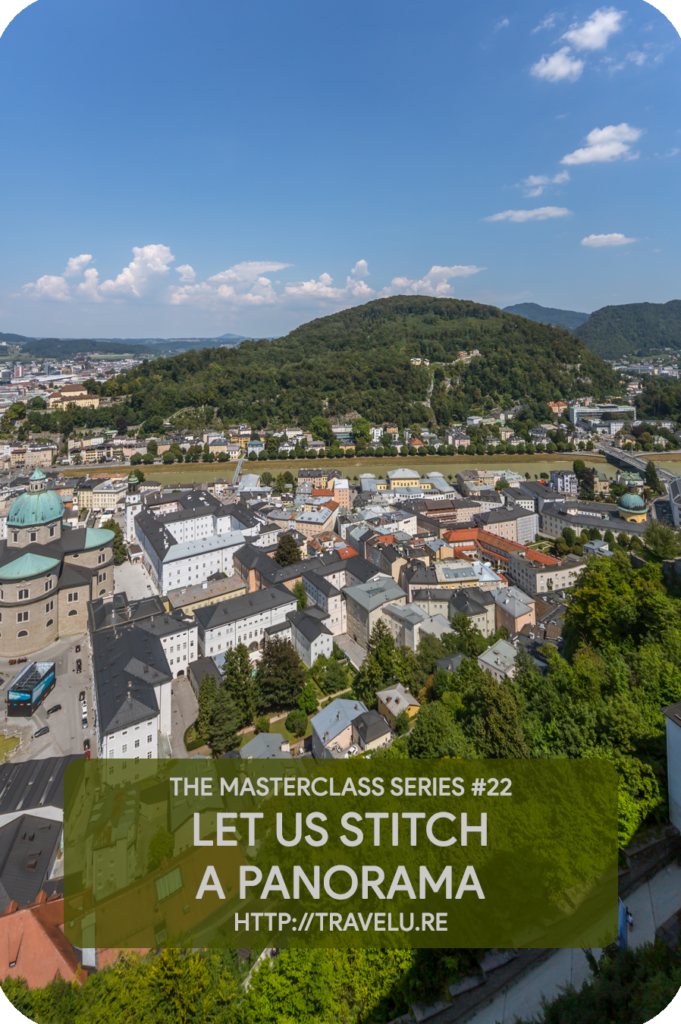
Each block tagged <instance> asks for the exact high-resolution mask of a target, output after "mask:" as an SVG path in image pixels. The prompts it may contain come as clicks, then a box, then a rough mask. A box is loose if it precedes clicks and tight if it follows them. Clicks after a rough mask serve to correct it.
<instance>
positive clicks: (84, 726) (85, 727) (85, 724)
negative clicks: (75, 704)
mask: <svg viewBox="0 0 681 1024" xmlns="http://www.w3.org/2000/svg"><path fill="white" fill-rule="evenodd" d="M81 725H82V727H83V729H87V715H83V721H82V722H81Z"/></svg>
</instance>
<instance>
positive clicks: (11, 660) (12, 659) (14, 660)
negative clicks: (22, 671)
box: [9, 658, 17, 665]
mask: <svg viewBox="0 0 681 1024" xmlns="http://www.w3.org/2000/svg"><path fill="white" fill-rule="evenodd" d="M9 663H10V665H16V663H17V659H16V658H10V659H9Z"/></svg>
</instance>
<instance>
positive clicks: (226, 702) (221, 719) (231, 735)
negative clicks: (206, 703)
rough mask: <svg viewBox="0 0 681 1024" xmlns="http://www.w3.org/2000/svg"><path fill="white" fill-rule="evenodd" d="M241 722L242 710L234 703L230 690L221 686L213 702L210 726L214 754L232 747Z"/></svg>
mask: <svg viewBox="0 0 681 1024" xmlns="http://www.w3.org/2000/svg"><path fill="white" fill-rule="evenodd" d="M240 724H241V712H240V711H239V708H238V707H237V706H236V704H235V703H234V701H233V699H232V696H231V694H230V692H229V690H228V689H227V688H226V687H224V686H221V687H220V689H219V690H218V692H217V696H216V698H215V703H214V704H213V713H212V715H211V718H210V727H209V738H210V745H211V747H212V749H213V753H214V754H221V753H222V752H223V751H225V750H231V749H232V747H233V746H234V744H235V742H236V734H237V730H238V728H239V726H240Z"/></svg>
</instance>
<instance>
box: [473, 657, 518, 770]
mask: <svg viewBox="0 0 681 1024" xmlns="http://www.w3.org/2000/svg"><path fill="white" fill-rule="evenodd" d="M482 675H483V678H482V679H481V681H480V683H479V685H477V686H474V687H473V688H471V689H470V690H468V691H467V692H466V693H465V694H464V695H463V711H462V720H463V726H464V730H465V732H466V735H467V736H468V737H469V738H470V739H471V740H472V742H473V743H474V744H475V746H476V749H477V750H478V752H479V754H480V756H481V757H529V756H530V749H529V747H528V744H527V740H526V738H525V730H524V727H523V722H522V716H521V713H520V709H519V708H518V702H517V700H516V698H515V695H514V694H513V692H512V690H511V687H510V685H509V684H507V683H498V682H497V681H496V679H493V678H492V676H490V675H489V674H488V673H486V672H485V673H482Z"/></svg>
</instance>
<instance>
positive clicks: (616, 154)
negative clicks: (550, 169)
mask: <svg viewBox="0 0 681 1024" xmlns="http://www.w3.org/2000/svg"><path fill="white" fill-rule="evenodd" d="M642 134H643V132H642V130H641V129H640V128H632V126H631V125H628V124H627V123H626V122H625V121H623V122H622V124H609V125H606V127H605V128H594V129H593V131H590V132H589V134H588V135H587V136H586V142H587V145H586V146H584V147H583V148H582V149H576V150H575V151H574V153H568V154H567V155H566V156H564V157H563V159H562V160H561V163H562V164H568V165H570V166H572V165H575V164H592V163H606V162H609V161H611V160H619V159H620V157H624V158H625V159H627V160H635V159H636V157H637V155H638V154H636V153H632V152H631V143H632V142H636V141H637V140H638V139H640V137H641V135H642Z"/></svg>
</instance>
